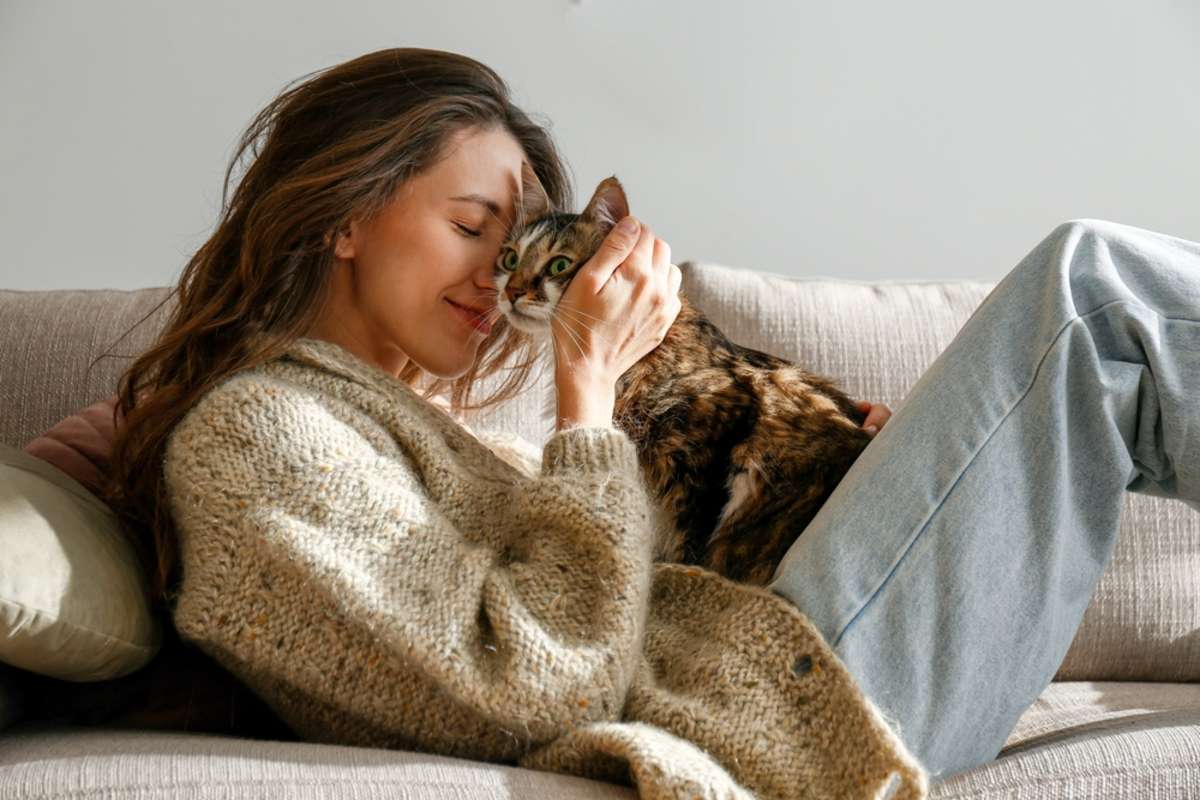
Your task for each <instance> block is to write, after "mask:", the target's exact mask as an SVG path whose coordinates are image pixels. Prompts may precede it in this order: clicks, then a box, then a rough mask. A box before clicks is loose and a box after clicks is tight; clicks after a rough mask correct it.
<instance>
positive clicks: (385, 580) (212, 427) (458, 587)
mask: <svg viewBox="0 0 1200 800" xmlns="http://www.w3.org/2000/svg"><path fill="white" fill-rule="evenodd" d="M362 417H363V418H362V419H356V418H355V417H354V415H353V413H352V412H351V411H347V410H346V409H344V408H340V407H339V408H338V410H337V411H336V413H335V412H334V411H331V407H330V406H327V405H326V404H323V403H322V402H318V401H314V400H313V399H312V398H311V397H309V396H306V395H305V394H304V393H299V392H296V393H293V392H289V391H287V390H286V389H284V388H279V387H277V386H274V385H272V384H271V383H270V382H265V383H264V382H255V381H249V380H248V381H242V382H233V383H231V384H230V385H229V386H227V387H224V388H222V389H220V390H214V391H213V392H210V393H209V394H208V395H207V396H206V397H205V398H203V399H202V401H201V403H200V404H198V405H197V406H196V408H195V409H193V410H192V411H191V412H190V413H189V414H188V415H187V417H185V419H184V420H183V421H182V422H181V423H180V424H179V425H178V426H177V428H176V429H175V431H174V432H173V433H172V436H171V438H170V440H169V442H168V447H167V452H166V460H165V465H164V469H165V478H166V483H167V488H168V494H169V497H170V500H171V508H172V513H173V516H174V519H175V521H176V527H177V529H178V532H179V536H180V544H181V560H182V566H183V582H182V585H181V587H180V594H179V598H178V602H177V606H176V608H175V610H174V619H175V622H176V625H177V627H178V628H179V630H180V632H181V634H182V635H183V636H184V637H185V638H188V639H189V640H191V641H193V642H194V643H196V644H197V645H199V646H200V647H202V648H203V649H205V650H207V651H209V652H210V653H212V654H213V655H214V657H216V658H218V659H219V660H220V661H222V663H223V664H225V665H226V666H228V667H229V668H230V669H231V670H232V671H234V672H235V673H237V674H239V675H240V676H242V677H243V679H244V680H246V682H247V683H248V684H250V685H251V686H252V687H259V688H260V689H261V693H262V694H265V695H267V697H266V698H265V699H268V702H271V701H272V700H273V699H274V701H275V702H274V703H273V704H274V705H276V709H277V710H278V711H279V712H280V713H281V715H283V716H284V718H285V719H289V720H290V721H291V722H292V724H293V725H294V726H295V727H299V728H303V730H302V731H301V732H302V733H303V734H306V735H308V736H309V737H311V738H329V739H331V740H337V741H346V740H348V739H351V738H352V737H351V736H350V735H348V734H347V733H346V732H345V731H346V730H351V729H352V730H354V731H363V730H380V729H383V730H390V731H392V732H393V733H395V734H396V735H397V736H400V737H409V738H402V739H401V740H402V741H405V742H408V743H410V744H413V743H416V744H421V745H424V746H427V747H434V748H436V749H438V750H441V751H442V752H463V753H464V754H469V755H473V756H485V757H486V756H492V757H494V756H497V755H503V754H505V752H506V751H505V750H504V747H505V746H506V745H505V743H509V742H511V743H514V744H515V745H516V749H511V750H509V751H507V753H508V754H509V755H513V754H517V753H520V752H521V751H522V748H523V747H528V746H529V744H531V743H537V742H543V741H546V740H549V739H551V738H553V737H555V736H557V735H559V734H561V733H563V732H564V731H566V730H568V729H570V728H573V727H575V726H577V725H579V724H581V723H585V722H589V721H594V720H600V719H608V720H611V719H617V718H619V716H620V713H621V710H622V707H623V703H624V700H625V695H626V692H627V690H628V688H629V685H630V682H631V681H632V679H633V677H634V673H635V671H636V668H637V662H638V658H639V657H640V653H641V641H642V636H643V633H644V625H645V619H646V610H647V602H648V593H649V586H650V580H651V560H652V559H651V543H650V538H651V532H650V501H649V499H648V497H647V495H646V492H645V488H644V486H643V484H642V481H641V476H640V472H639V469H638V463H637V455H636V450H635V448H634V446H633V444H632V442H631V441H630V440H629V438H628V437H627V436H626V435H625V434H624V433H623V432H621V431H619V430H617V429H614V428H600V427H596V428H577V429H573V430H567V431H563V432H560V433H557V434H555V435H554V436H552V437H551V438H550V439H549V440H548V441H547V443H546V444H545V447H544V450H543V452H542V462H541V466H540V472H539V473H538V474H537V475H535V476H533V478H532V479H530V480H526V481H523V482H519V483H516V484H513V485H500V484H499V483H498V482H495V481H491V482H482V483H479V484H477V485H472V484H469V483H467V484H464V483H463V482H462V481H461V480H460V472H461V470H460V466H459V465H458V462H454V461H450V460H447V459H445V458H443V457H442V456H441V455H439V452H440V451H439V450H438V441H437V440H436V438H432V437H429V438H423V437H422V436H420V435H415V438H413V439H411V440H410V441H409V442H407V443H406V444H405V445H404V446H402V447H399V446H394V443H392V442H390V441H389V442H388V443H387V444H389V445H392V446H390V447H386V446H383V444H381V442H382V441H383V440H382V439H381V438H380V437H378V436H369V435H364V431H367V432H369V431H371V430H376V429H377V428H378V422H377V420H374V419H372V418H371V417H370V416H368V415H366V414H363V415H362ZM372 426H375V427H374V428H373V427H372ZM364 664H367V665H369V667H370V669H369V670H368V669H365V668H364V667H363V665H364ZM296 698H303V699H302V700H298V699H296ZM293 704H294V707H293ZM306 704H307V707H304V706H305V705H306ZM314 706H318V707H321V708H322V709H323V710H322V711H320V712H319V713H318V712H316V711H314V708H313V707H314ZM436 707H441V708H442V710H440V711H435V710H434V709H435V708H436ZM448 708H452V709H453V711H452V712H451V711H446V709H448ZM314 715H315V716H314ZM321 715H324V719H325V720H326V721H325V722H322V723H321V724H320V725H318V724H316V723H314V722H313V720H314V719H316V718H318V717H320V716H321ZM350 720H353V722H351V721H350ZM432 720H438V721H437V722H433V721H432ZM342 726H344V729H342ZM355 726H357V727H355ZM458 729H461V730H458ZM487 729H492V730H495V731H497V734H496V737H497V738H496V741H493V742H491V743H490V744H488V745H487V747H491V748H493V749H492V750H487V749H486V747H485V749H484V750H456V748H455V746H454V737H455V736H458V735H459V734H460V733H461V734H462V735H464V736H465V735H467V734H466V733H464V732H465V731H468V730H469V731H470V734H469V735H470V736H472V737H474V738H475V739H476V740H477V743H478V742H485V741H488V740H487ZM335 731H337V733H336V734H335ZM499 731H503V735H501V734H500V733H499ZM361 735H365V734H361ZM439 737H440V738H439ZM360 740H361V739H360ZM369 741H376V740H374V739H371V740H369ZM479 746H480V747H484V745H483V744H479Z"/></svg>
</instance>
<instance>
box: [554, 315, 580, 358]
mask: <svg viewBox="0 0 1200 800" xmlns="http://www.w3.org/2000/svg"><path fill="white" fill-rule="evenodd" d="M556 321H557V322H558V323H559V324H560V325H562V328H563V330H564V331H566V332H567V335H568V336H570V337H571V338H570V340H569V341H571V343H573V344H574V345H575V347H576V349H577V350H579V355H580V357H582V356H583V341H582V340H581V339H580V338H579V335H578V334H577V333H575V332H574V331H572V330H571V326H569V325H567V324H566V323H565V322H563V321H562V320H556V319H555V318H554V317H551V318H550V326H551V327H552V328H553V327H554V323H555V322H556Z"/></svg>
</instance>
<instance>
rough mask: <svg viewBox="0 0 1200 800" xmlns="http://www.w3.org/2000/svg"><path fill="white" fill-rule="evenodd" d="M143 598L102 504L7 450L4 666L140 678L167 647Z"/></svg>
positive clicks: (135, 567)
mask: <svg viewBox="0 0 1200 800" xmlns="http://www.w3.org/2000/svg"><path fill="white" fill-rule="evenodd" d="M146 589H147V586H146V582H145V581H144V579H143V575H142V572H141V567H140V565H139V564H138V562H137V557H136V556H135V555H134V552H133V548H132V547H131V546H130V544H129V542H127V541H126V540H125V539H124V535H123V534H122V532H121V529H120V526H119V524H118V522H117V518H116V515H115V514H113V512H112V511H111V510H110V509H109V508H108V507H107V506H106V505H104V503H102V502H100V500H98V499H97V498H96V497H95V496H94V495H92V494H91V492H89V491H88V490H87V489H85V488H84V487H83V486H82V485H81V484H79V483H77V482H76V481H74V480H72V479H71V478H70V477H68V476H67V475H66V474H64V473H63V472H62V471H60V470H59V469H58V468H56V467H53V466H51V465H50V464H47V463H46V462H44V461H42V460H41V459H38V458H35V457H33V456H31V455H29V454H28V453H23V452H21V451H19V450H16V449H15V448H12V447H9V446H7V445H0V661H3V662H5V663H7V664H11V665H13V666H16V667H20V668H21V669H24V670H28V671H30V672H36V673H39V674H42V675H48V676H50V677H53V678H59V679H61V680H68V681H99V680H106V679H109V678H117V677H120V676H122V675H127V674H129V673H131V672H134V671H135V670H138V669H140V668H141V667H143V666H145V665H146V664H147V663H148V662H149V661H150V659H151V658H153V657H154V655H155V654H156V653H157V652H158V649H159V647H160V645H161V644H162V629H161V627H160V623H159V621H158V618H157V617H155V616H154V615H152V613H151V611H150V604H149V601H148V598H147V593H146Z"/></svg>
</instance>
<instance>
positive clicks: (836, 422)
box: [495, 166, 871, 585]
mask: <svg viewBox="0 0 1200 800" xmlns="http://www.w3.org/2000/svg"><path fill="white" fill-rule="evenodd" d="M523 184H524V185H523V193H522V201H521V204H520V206H519V212H520V213H519V214H518V219H517V222H516V224H515V225H514V227H513V228H512V229H511V231H510V234H509V237H508V240H507V241H506V242H505V244H504V246H503V248H502V249H501V253H500V256H499V258H498V259H497V265H496V272H495V276H496V285H497V305H498V307H499V310H500V311H501V313H503V314H504V315H505V317H506V319H507V320H508V322H509V323H510V324H512V325H513V327H515V328H518V329H519V330H522V331H525V332H527V333H529V334H531V335H538V336H541V337H542V338H543V340H544V341H548V340H549V338H550V334H551V324H552V323H551V318H552V317H553V316H554V315H555V314H558V313H561V314H563V315H565V317H566V318H567V319H572V320H574V322H575V324H578V323H579V322H580V321H582V317H579V316H578V315H576V316H574V317H572V316H571V313H572V312H571V311H570V309H566V308H563V309H559V308H558V307H557V305H558V300H559V298H560V297H561V295H562V293H563V291H565V289H566V287H567V285H568V284H569V282H570V280H571V277H572V276H573V275H575V274H576V273H577V272H578V270H579V268H580V267H582V265H583V264H585V263H586V262H587V261H588V259H590V258H591V257H592V255H593V254H594V253H595V252H596V250H597V249H598V248H599V246H600V243H601V242H602V241H603V240H604V238H605V236H606V235H607V234H608V232H609V231H610V230H611V229H612V227H613V225H614V224H615V223H616V222H617V221H619V220H620V219H622V218H623V217H625V216H626V215H628V213H629V210H628V203H627V201H626V198H625V192H624V190H623V188H622V187H621V184H620V182H619V181H617V179H616V176H612V177H609V178H606V179H605V180H603V181H602V182H601V183H600V184H599V186H598V187H597V189H596V192H595V193H594V194H593V196H592V199H591V201H590V202H589V203H588V206H587V208H586V209H585V210H584V211H583V212H582V213H581V214H570V213H565V212H558V211H554V210H552V209H551V208H550V207H549V204H548V202H547V201H546V199H545V198H546V195H545V192H544V191H542V190H541V187H540V185H539V184H538V182H537V179H536V176H534V175H533V173H532V171H530V170H529V169H528V166H526V169H525V173H524V180H523ZM563 258H565V259H566V261H568V262H569V266H566V267H565V268H564V264H563V262H562V261H559V263H558V264H557V266H555V267H554V268H553V269H555V270H556V271H557V272H558V274H557V275H551V274H550V271H551V267H550V265H551V264H553V263H554V262H555V261H556V260H559V259H563ZM689 266H690V264H689V263H687V262H685V263H684V264H683V265H681V268H682V269H687V268H688V267H689ZM522 300H523V301H522ZM680 300H681V303H682V308H681V310H680V312H679V315H678V317H677V318H676V320H675V322H674V323H673V325H672V326H671V328H670V330H669V331H668V332H667V335H666V338H665V339H664V340H663V342H662V343H661V344H660V345H659V346H658V347H657V348H655V349H654V350H653V351H651V352H650V353H649V354H648V355H647V356H645V357H644V358H642V360H641V361H639V362H638V363H637V364H635V365H634V366H633V367H631V368H630V369H629V370H628V371H626V372H625V373H624V374H623V375H621V377H620V379H619V380H618V382H617V385H616V405H615V409H614V415H613V424H614V425H616V426H617V427H619V428H621V429H622V430H624V431H625V432H626V433H627V434H628V435H629V437H630V438H631V439H632V440H633V442H634V443H635V444H636V446H637V450H638V454H639V459H640V462H641V466H642V469H643V472H644V475H645V479H646V481H647V484H648V487H649V488H650V490H651V493H652V496H653V497H655V498H656V499H657V501H658V503H659V509H658V510H659V520H658V523H657V524H658V528H659V530H658V542H657V551H656V555H657V558H658V559H659V560H665V561H676V562H680V563H686V564H696V565H699V566H703V567H706V568H708V569H712V570H715V571H716V572H719V573H721V574H723V575H725V576H727V577H729V578H732V579H734V580H738V581H743V582H746V583H752V584H758V585H763V584H766V583H768V582H769V581H770V580H771V578H772V576H773V575H774V572H775V569H776V567H777V566H778V564H779V562H780V560H781V559H782V558H783V556H784V554H785V553H786V552H787V550H788V548H789V547H791V545H792V543H793V542H794V541H795V540H796V538H797V537H798V536H799V535H800V534H801V532H802V531H803V530H804V528H805V527H806V526H807V525H808V523H809V521H811V520H812V518H813V516H814V515H815V514H816V513H817V511H818V510H819V509H820V508H821V506H822V505H823V504H824V502H825V500H826V499H827V498H828V497H829V495H830V493H831V492H832V491H833V489H834V487H836V486H837V484H838V482H839V481H840V480H841V479H842V477H843V476H844V475H845V474H846V471H847V470H849V468H850V466H851V465H852V464H853V463H854V461H855V459H857V458H858V455H859V454H860V453H861V452H862V451H863V449H864V448H865V447H866V446H867V445H868V444H869V443H870V441H871V436H870V435H869V434H868V433H867V432H866V431H865V430H864V429H862V427H861V425H862V423H863V421H864V418H865V412H863V411H861V410H860V409H858V408H857V407H856V405H855V403H854V401H853V400H852V399H851V398H850V397H848V396H847V395H846V394H845V393H844V392H842V391H841V390H839V389H838V388H837V386H835V385H834V383H833V382H832V381H831V380H829V379H827V378H824V377H822V376H820V375H816V374H814V373H812V372H808V371H806V370H804V369H802V368H801V367H799V366H796V365H795V364H792V363H790V362H788V361H785V360H784V359H782V358H778V357H776V356H773V355H770V354H768V353H764V352H762V351H759V350H754V349H751V348H749V347H743V346H741V345H738V344H736V343H734V342H731V341H730V340H729V339H728V338H727V337H726V336H725V335H724V334H723V333H722V332H721V331H720V330H719V329H718V328H717V327H716V326H715V325H714V324H713V323H712V322H710V321H709V320H708V319H707V318H706V317H705V316H704V315H703V314H702V313H701V312H700V310H699V309H697V308H696V307H694V306H693V305H692V304H691V303H689V302H688V300H687V298H686V297H683V296H682V294H681V295H680ZM514 302H517V303H518V305H517V307H515V308H514V305H513V303H514ZM564 338H565V339H567V340H568V343H567V345H566V346H570V345H569V335H566V334H564Z"/></svg>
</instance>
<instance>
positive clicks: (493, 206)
mask: <svg viewBox="0 0 1200 800" xmlns="http://www.w3.org/2000/svg"><path fill="white" fill-rule="evenodd" d="M450 199H451V200H465V201H467V202H468V203H478V204H479V205H481V206H483V207H484V208H486V209H487V210H488V211H490V212H492V213H493V214H495V215H496V216H497V217H498V216H500V204H499V203H497V202H496V201H495V200H493V199H491V198H490V197H484V196H483V195H481V194H474V193H472V194H460V195H458V196H457V197H451V198H450Z"/></svg>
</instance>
